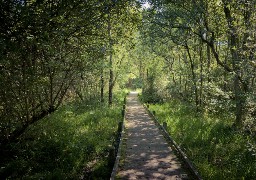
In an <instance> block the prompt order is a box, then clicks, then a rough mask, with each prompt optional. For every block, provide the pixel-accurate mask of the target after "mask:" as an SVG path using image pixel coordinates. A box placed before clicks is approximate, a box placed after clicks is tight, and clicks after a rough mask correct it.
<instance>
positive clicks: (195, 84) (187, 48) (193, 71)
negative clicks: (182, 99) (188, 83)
mask: <svg viewBox="0 0 256 180" xmlns="http://www.w3.org/2000/svg"><path fill="white" fill-rule="evenodd" d="M185 48H186V50H187V53H188V57H189V61H190V68H191V73H192V81H193V85H194V93H195V103H196V107H197V108H198V105H199V100H198V91H197V83H196V73H195V65H194V62H193V60H192V57H191V54H190V51H189V47H188V45H185ZM197 110H198V109H197Z"/></svg>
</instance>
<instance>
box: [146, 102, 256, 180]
mask: <svg viewBox="0 0 256 180" xmlns="http://www.w3.org/2000/svg"><path fill="white" fill-rule="evenodd" d="M149 109H150V110H151V111H155V112H156V117H157V118H158V120H159V121H160V122H161V123H162V122H164V121H165V122H167V125H168V131H169V133H170V135H171V136H172V138H173V139H174V140H175V141H176V142H177V144H178V145H179V146H180V147H181V148H182V149H183V150H184V152H185V153H186V154H187V155H188V157H189V159H190V160H191V161H192V162H193V163H194V164H195V166H196V168H197V169H198V171H199V173H200V174H201V176H202V177H203V179H214V180H215V179H256V143H255V140H253V138H252V137H250V136H249V135H245V134H243V133H241V132H239V131H236V130H234V128H232V123H233V120H234V118H233V116H232V115H230V114H229V113H223V114H221V115H211V114H206V113H204V114H203V113H200V114H199V113H195V112H196V111H195V109H194V108H193V107H191V106H189V105H187V104H183V103H181V102H179V101H172V102H169V103H164V104H156V105H150V107H149Z"/></svg>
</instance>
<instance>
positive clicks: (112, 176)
mask: <svg viewBox="0 0 256 180" xmlns="http://www.w3.org/2000/svg"><path fill="white" fill-rule="evenodd" d="M124 102H126V97H125V100H124ZM125 109H126V106H123V109H122V113H123V120H122V129H121V131H120V134H121V135H120V136H119V144H118V150H117V154H116V158H115V163H114V166H113V169H112V173H111V176H110V180H114V179H115V177H116V173H117V171H118V166H119V161H120V158H121V151H122V150H121V149H122V143H123V136H124V128H125V127H124V120H125V115H126V110H125Z"/></svg>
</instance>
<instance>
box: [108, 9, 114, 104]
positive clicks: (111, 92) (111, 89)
mask: <svg viewBox="0 0 256 180" xmlns="http://www.w3.org/2000/svg"><path fill="white" fill-rule="evenodd" d="M108 35H109V49H110V55H109V85H108V105H109V106H111V105H112V101H113V100H112V99H113V84H114V83H113V80H114V75H113V59H112V55H113V51H112V38H111V22H110V12H109V14H108Z"/></svg>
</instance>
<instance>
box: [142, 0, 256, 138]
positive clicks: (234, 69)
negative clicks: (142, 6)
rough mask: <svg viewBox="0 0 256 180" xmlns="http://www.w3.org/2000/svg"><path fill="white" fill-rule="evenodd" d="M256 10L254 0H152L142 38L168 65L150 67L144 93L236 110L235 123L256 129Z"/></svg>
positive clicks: (205, 108)
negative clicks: (156, 67)
mask: <svg viewBox="0 0 256 180" xmlns="http://www.w3.org/2000/svg"><path fill="white" fill-rule="evenodd" d="M255 10H256V2H255V1H249V0H239V1H237V0H193V1H164V0H163V1H151V7H150V8H149V9H147V10H146V12H144V16H143V22H144V23H143V26H144V27H143V28H142V31H141V37H142V39H143V42H144V44H145V45H147V46H148V47H149V49H151V53H152V54H153V55H152V56H157V57H161V58H162V61H164V62H165V63H164V65H163V66H162V68H163V69H162V70H163V71H161V72H159V73H158V74H156V73H155V70H154V69H153V70H151V71H150V72H152V73H151V74H150V73H149V78H148V80H147V79H146V80H145V81H146V87H145V88H146V89H145V90H144V91H145V92H146V93H148V91H151V92H152V93H153V94H155V93H156V92H157V91H158V93H157V94H158V95H161V96H162V97H161V98H178V99H183V100H186V101H190V102H193V104H194V105H195V106H196V107H197V110H198V111H202V110H203V111H218V112H222V113H223V112H226V113H230V115H231V116H232V115H234V119H235V120H234V126H235V127H237V128H239V129H240V128H242V127H245V128H246V130H247V131H248V132H250V133H252V132H254V133H255V130H256V129H255V127H256V124H255V123H256V120H255V115H256V106H255V103H256V91H255V87H256V86H255V75H256V60H255V55H256V52H255V50H256V14H255ZM152 59H154V58H152ZM163 72H164V74H163ZM166 75H167V77H168V83H164V81H163V79H164V78H163V77H166ZM157 77H161V78H160V79H159V78H158V79H157V80H155V81H152V78H153V79H156V78H157ZM159 80H160V81H161V80H162V81H161V82H162V83H159ZM152 84H153V85H154V86H155V89H153V90H152ZM149 89H151V90H149ZM161 98H160V99H159V96H158V98H156V99H154V100H153V101H160V100H161Z"/></svg>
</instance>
